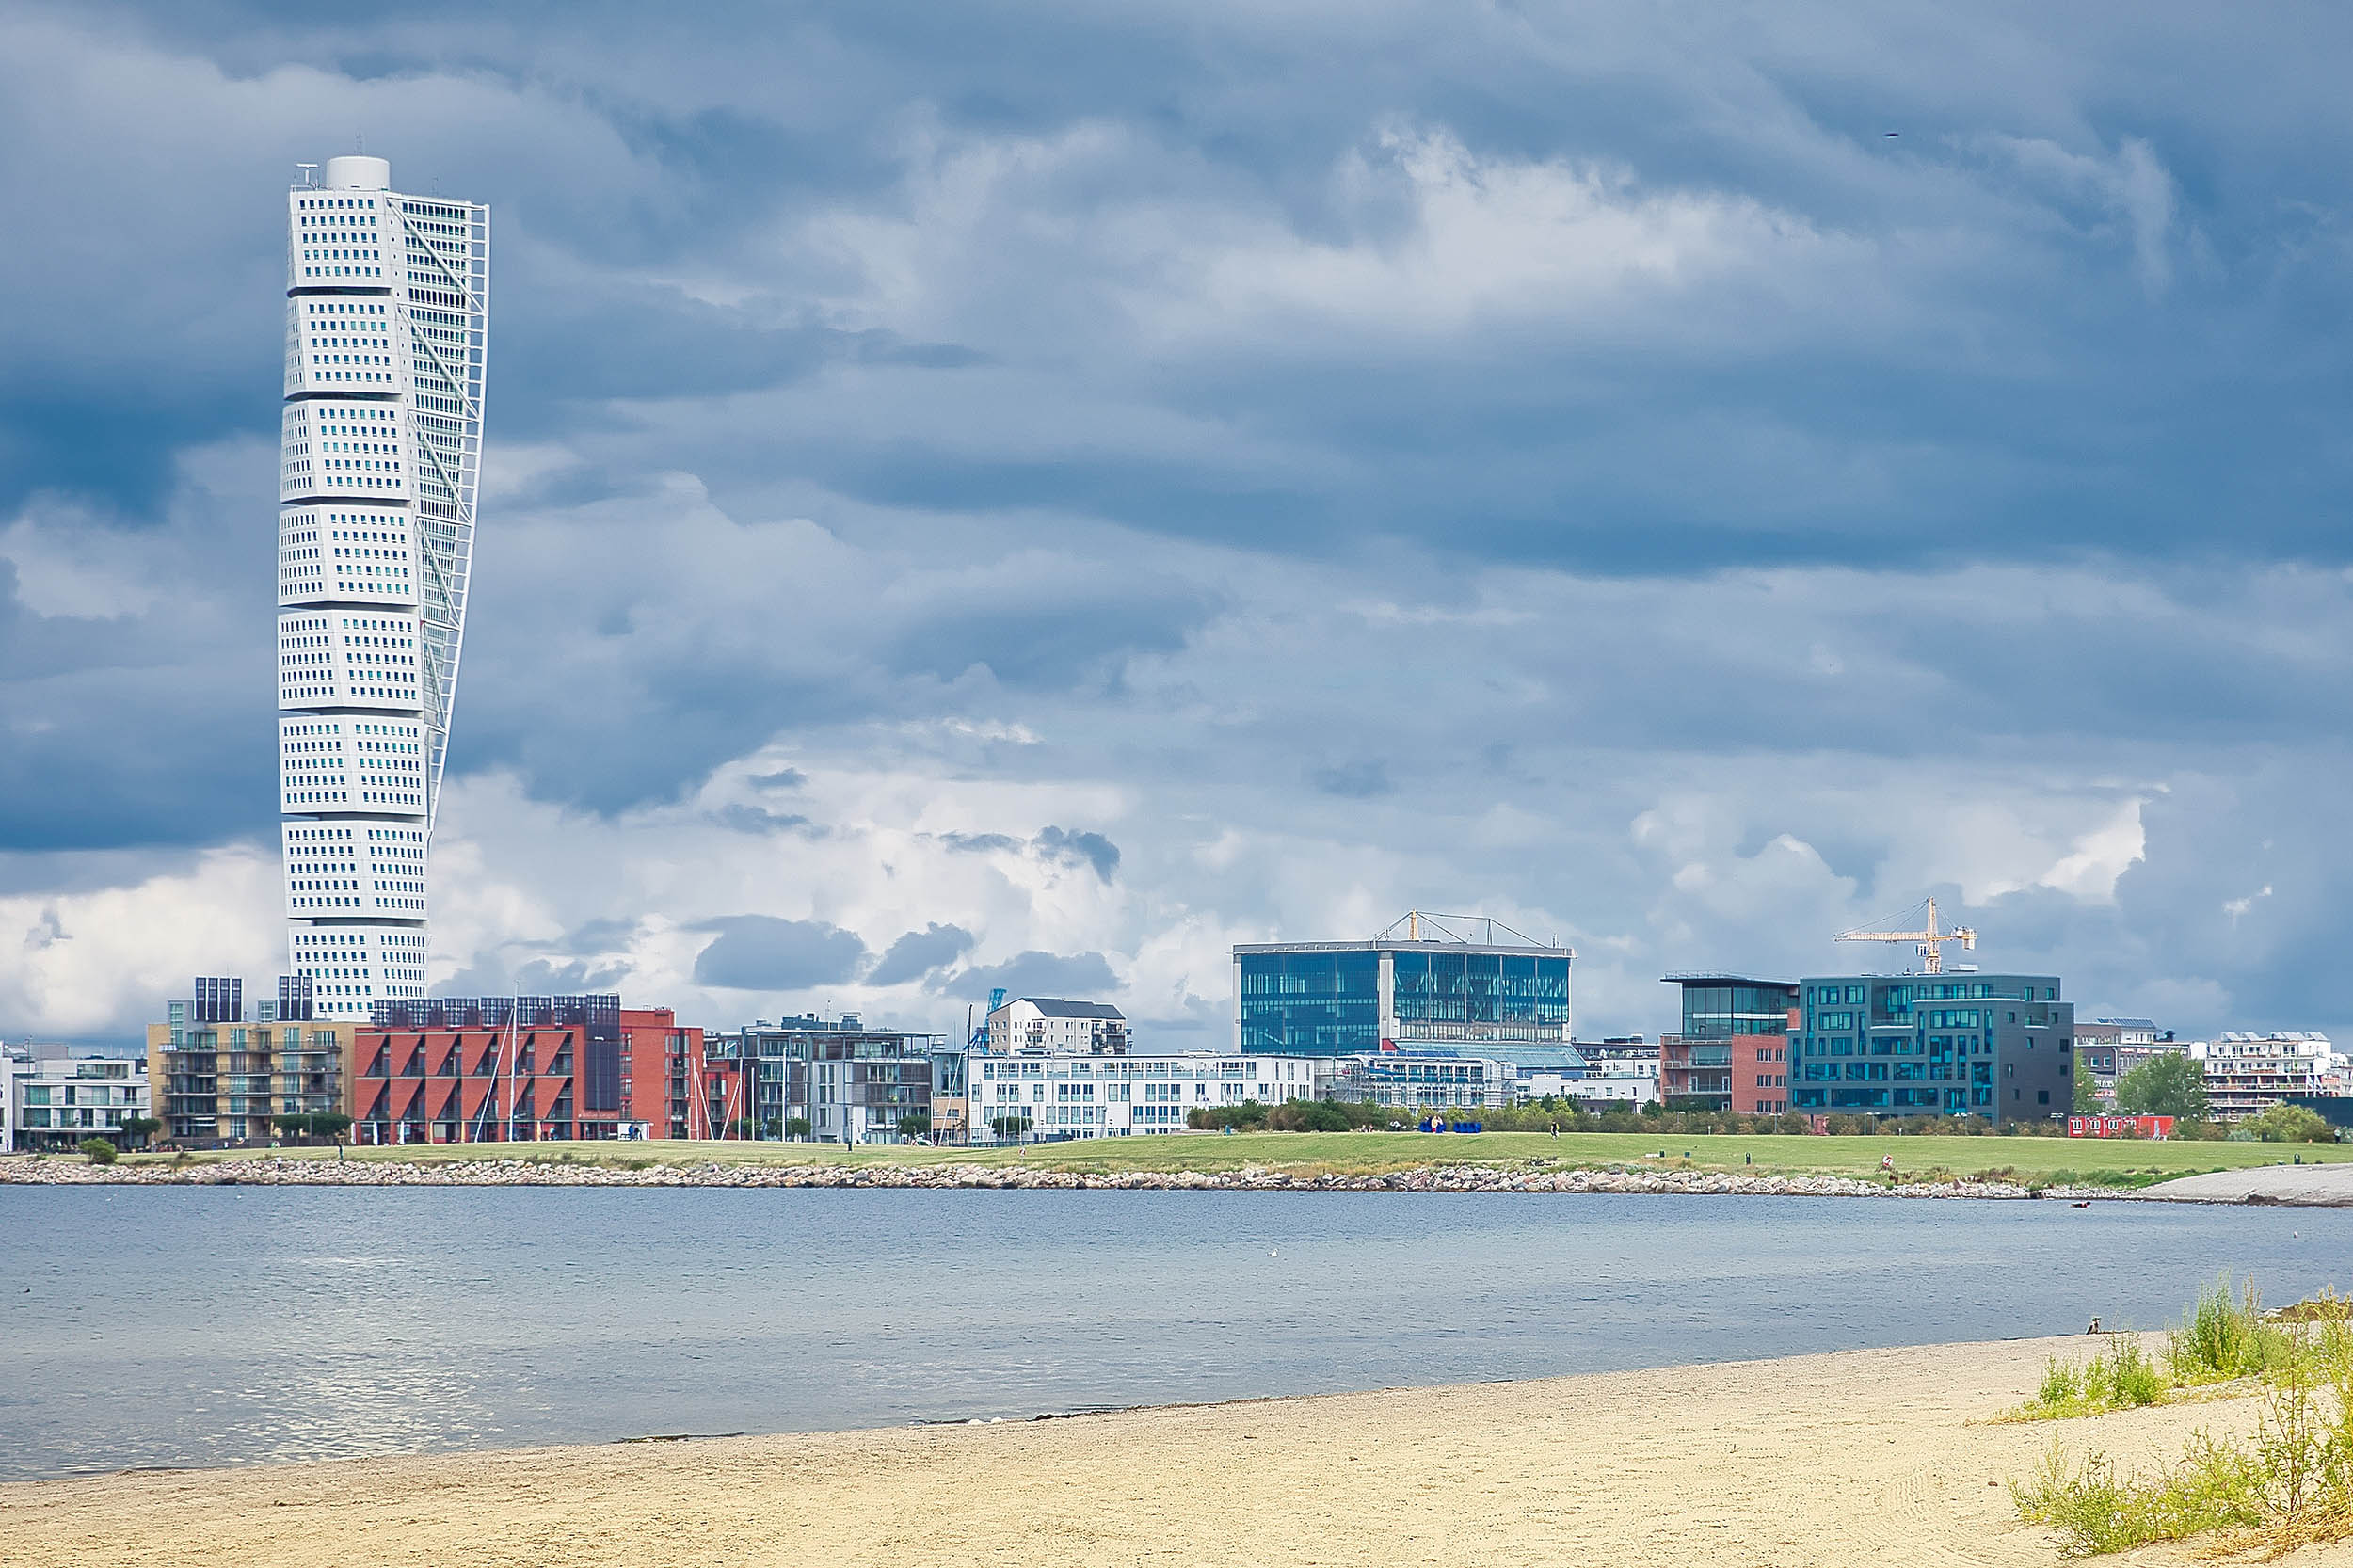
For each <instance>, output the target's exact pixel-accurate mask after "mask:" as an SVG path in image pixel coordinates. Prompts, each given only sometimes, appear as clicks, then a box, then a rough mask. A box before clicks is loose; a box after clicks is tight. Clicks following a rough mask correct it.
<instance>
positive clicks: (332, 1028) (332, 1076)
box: [147, 976, 358, 1148]
mask: <svg viewBox="0 0 2353 1568" xmlns="http://www.w3.org/2000/svg"><path fill="white" fill-rule="evenodd" d="M192 990H193V992H194V994H193V995H192V996H190V997H187V998H185V999H184V1000H177V1001H171V1002H167V1003H166V1004H165V1007H164V1022H162V1023H160V1024H149V1025H148V1026H147V1077H148V1080H149V1082H150V1084H151V1085H152V1094H153V1099H154V1107H155V1109H154V1112H153V1114H154V1116H155V1119H156V1120H158V1121H160V1122H162V1123H163V1130H162V1131H161V1132H160V1133H158V1134H157V1135H156V1137H157V1139H158V1141H159V1142H165V1143H169V1144H176V1145H178V1146H179V1147H182V1148H218V1147H222V1146H227V1145H235V1144H270V1143H274V1142H277V1141H279V1140H280V1138H281V1137H282V1136H283V1134H282V1133H281V1131H280V1127H279V1124H278V1118H279V1117H281V1116H295V1115H316V1114H319V1113H322V1112H324V1113H327V1114H329V1115H344V1116H348V1115H350V1114H351V1053H352V1034H353V1031H354V1030H355V1029H356V1028H357V1027H358V1026H357V1025H356V1024H354V1023H353V1022H352V1021H351V1020H349V1019H327V1018H313V1017H312V1016H311V1008H310V1005H309V999H308V996H307V994H306V992H305V988H304V984H303V983H302V982H301V981H300V980H299V979H298V978H293V979H290V978H287V977H280V981H279V986H278V992H279V994H278V999H277V1000H261V1001H259V1002H257V1003H255V1004H254V1005H253V1006H252V1008H251V1009H250V1010H249V1013H248V1008H247V1005H246V1001H245V985H244V983H243V982H242V981H239V980H235V979H222V978H215V977H212V976H200V977H199V978H198V979H197V981H196V984H195V985H194V986H193V987H192Z"/></svg>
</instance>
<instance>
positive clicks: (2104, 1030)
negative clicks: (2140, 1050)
mask: <svg viewBox="0 0 2353 1568" xmlns="http://www.w3.org/2000/svg"><path fill="white" fill-rule="evenodd" d="M2123 1035H2124V1031H2123V1026H2122V1025H2121V1024H2120V1023H2119V1022H2118V1021H2117V1020H2115V1019H2113V1018H2077V1019H2076V1020H2075V1076H2076V1077H2077V1078H2078V1079H2079V1080H2082V1081H2084V1082H2086V1083H2089V1084H2090V1085H2091V1097H2092V1098H2093V1099H2095V1100H2097V1101H2098V1102H2099V1103H2100V1104H2101V1105H2103V1106H2111V1105H2114V1104H2115V1103H2116V1077H2117V1064H2116V1055H2117V1048H2118V1047H2120V1046H2121V1044H2122V1043H2123Z"/></svg>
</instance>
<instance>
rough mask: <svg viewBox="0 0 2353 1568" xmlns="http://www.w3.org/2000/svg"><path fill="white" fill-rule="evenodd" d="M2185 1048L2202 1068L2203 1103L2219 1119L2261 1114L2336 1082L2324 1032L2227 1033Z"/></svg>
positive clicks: (2331, 1088) (2325, 1089) (2325, 1091)
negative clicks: (2204, 1083)
mask: <svg viewBox="0 0 2353 1568" xmlns="http://www.w3.org/2000/svg"><path fill="white" fill-rule="evenodd" d="M2188 1051H2189V1055H2190V1057H2191V1058H2192V1059H2193V1060H2195V1061H2196V1062H2197V1063H2198V1064H2200V1065H2201V1067H2202V1068H2203V1069H2204V1070H2205V1075H2206V1103H2207V1104H2208V1105H2209V1106H2210V1107H2211V1108H2212V1109H2213V1112H2214V1114H2215V1117H2216V1119H2217V1120H2218V1121H2226V1122H2235V1121H2238V1120H2240V1119H2241V1118H2242V1117H2247V1116H2256V1115H2261V1114H2262V1113H2263V1112H2265V1111H2268V1110H2269V1109H2271V1107H2273V1106H2275V1105H2278V1104H2280V1103H2281V1102H2282V1101H2284V1100H2287V1099H2290V1098H2297V1099H2309V1098H2313V1097H2315V1096H2326V1095H2329V1094H2330V1093H2331V1092H2332V1091H2334V1090H2336V1088H2337V1087H2338V1086H2337V1085H2335V1084H2332V1083H2331V1082H2330V1081H2329V1079H2330V1076H2331V1072H2332V1070H2333V1069H2334V1068H2335V1066H2336V1064H2337V1060H2338V1059H2337V1056H2336V1048H2335V1047H2333V1046H2332V1045H2330V1044H2329V1037H2328V1036H2327V1035H2325V1034H2313V1033H2308V1032H2300V1031H2295V1030H2286V1031H2279V1032H2273V1033H2270V1034H2248V1033H2231V1034H2223V1035H2218V1036H2217V1037H2216V1038H2214V1039H2213V1040H2201V1041H2198V1042H2196V1043H2194V1044H2192V1045H2191V1046H2190V1047H2189V1048H2188Z"/></svg>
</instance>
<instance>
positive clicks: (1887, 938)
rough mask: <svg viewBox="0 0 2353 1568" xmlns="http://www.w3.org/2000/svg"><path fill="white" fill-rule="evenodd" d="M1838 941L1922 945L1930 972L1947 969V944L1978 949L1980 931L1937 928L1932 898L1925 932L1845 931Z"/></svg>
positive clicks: (1925, 969) (1924, 964)
mask: <svg viewBox="0 0 2353 1568" xmlns="http://www.w3.org/2000/svg"><path fill="white" fill-rule="evenodd" d="M1838 940H1840V941H1842V942H1913V943H1915V944H1917V945H1918V948H1919V952H1920V966H1921V968H1922V970H1923V972H1925V973H1928V974H1943V973H1944V972H1945V943H1947V942H1959V943H1960V944H1961V946H1962V947H1963V948H1964V949H1966V950H1968V951H1969V952H1976V951H1977V933H1976V932H1975V931H1972V930H1970V929H1969V927H1967V926H1965V925H1961V926H1955V927H1954V928H1953V929H1952V930H1950V931H1939V930H1937V929H1936V900H1934V899H1933V898H1931V899H1929V920H1928V928H1927V929H1926V930H1924V931H1842V932H1840V933H1839V934H1838Z"/></svg>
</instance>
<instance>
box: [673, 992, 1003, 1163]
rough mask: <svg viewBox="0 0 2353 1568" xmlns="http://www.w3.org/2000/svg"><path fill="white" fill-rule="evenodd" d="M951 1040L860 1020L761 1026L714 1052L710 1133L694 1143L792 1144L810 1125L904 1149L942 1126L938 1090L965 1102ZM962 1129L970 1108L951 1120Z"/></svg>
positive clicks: (706, 1076)
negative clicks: (915, 1136)
mask: <svg viewBox="0 0 2353 1568" xmlns="http://www.w3.org/2000/svg"><path fill="white" fill-rule="evenodd" d="M963 1054H964V1052H963V1050H962V1048H954V1049H951V1048H950V1046H949V1043H948V1037H947V1036H946V1035H944V1034H911V1033H908V1032H905V1031H903V1030H893V1029H871V1028H868V1027H867V1026H866V1024H865V1023H864V1021H863V1020H862V1019H861V1018H860V1017H859V1016H858V1015H857V1014H856V1013H845V1014H843V1015H842V1016H840V1017H839V1018H820V1017H813V1016H804V1017H796V1018H783V1019H779V1020H778V1021H776V1022H775V1023H767V1022H764V1021H763V1022H760V1023H755V1024H752V1025H750V1026H749V1027H747V1028H744V1029H739V1030H734V1031H731V1032H725V1033H715V1034H713V1035H712V1036H711V1038H710V1040H709V1041H708V1043H707V1044H706V1046H705V1048H704V1056H705V1059H706V1060H705V1064H704V1070H703V1096H702V1097H703V1111H702V1126H703V1127H704V1128H707V1129H708V1130H700V1131H690V1132H688V1133H687V1134H685V1135H686V1136H689V1137H704V1138H710V1137H748V1138H783V1137H787V1136H790V1135H792V1133H793V1132H794V1131H795V1130H796V1129H795V1128H793V1125H792V1124H794V1123H795V1122H806V1123H807V1124H808V1133H807V1135H808V1136H809V1137H812V1138H816V1139H820V1140H822V1141H824V1142H828V1143H838V1142H840V1141H841V1140H843V1139H845V1138H846V1139H847V1140H848V1141H849V1142H851V1143H853V1144H869V1143H896V1142H898V1141H899V1140H900V1139H902V1138H904V1137H906V1136H908V1135H909V1133H908V1132H906V1131H904V1130H902V1129H903V1127H904V1128H933V1129H934V1130H936V1131H941V1132H945V1131H946V1130H947V1129H946V1128H940V1127H938V1126H937V1125H936V1124H937V1121H938V1118H937V1116H936V1112H935V1111H934V1107H933V1095H934V1093H935V1091H936V1090H944V1091H946V1092H948V1093H950V1094H952V1095H953V1096H955V1097H957V1098H958V1099H959V1100H960V1099H961V1091H962V1085H963V1072H964V1069H963V1067H962V1065H961V1063H960V1060H959V1064H958V1065H955V1066H949V1065H946V1064H945V1063H944V1062H943V1061H942V1059H943V1058H947V1057H950V1056H953V1057H956V1058H958V1059H961V1057H962V1056H963ZM949 1119H950V1120H953V1121H957V1122H959V1123H960V1122H961V1109H960V1107H959V1108H958V1113H957V1114H956V1115H954V1116H952V1117H950V1118H949Z"/></svg>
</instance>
